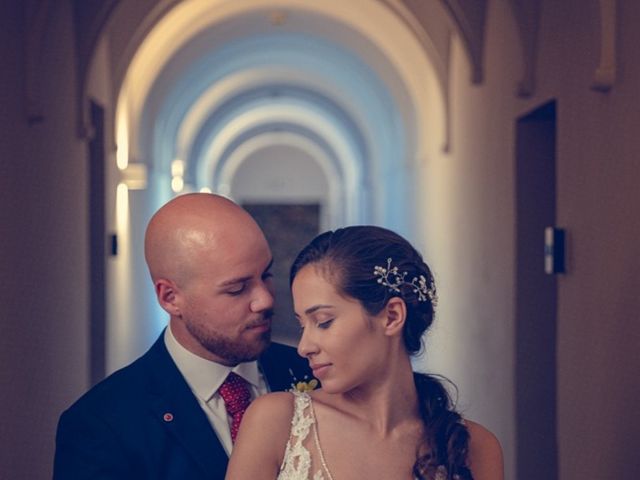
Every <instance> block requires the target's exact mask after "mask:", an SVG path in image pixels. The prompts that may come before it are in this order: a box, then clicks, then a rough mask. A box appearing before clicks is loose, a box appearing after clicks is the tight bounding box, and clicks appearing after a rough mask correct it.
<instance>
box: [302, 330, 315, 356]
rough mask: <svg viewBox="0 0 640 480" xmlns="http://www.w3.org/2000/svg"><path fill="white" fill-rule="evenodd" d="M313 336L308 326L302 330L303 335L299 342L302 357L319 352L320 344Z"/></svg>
mask: <svg viewBox="0 0 640 480" xmlns="http://www.w3.org/2000/svg"><path fill="white" fill-rule="evenodd" d="M311 337H312V335H311V334H310V333H309V329H308V328H306V329H304V330H302V336H301V337H300V342H299V343H298V355H300V356H301V357H305V358H309V357H311V356H312V355H314V354H315V353H317V352H318V346H317V344H316V343H315V342H314V341H313V338H311Z"/></svg>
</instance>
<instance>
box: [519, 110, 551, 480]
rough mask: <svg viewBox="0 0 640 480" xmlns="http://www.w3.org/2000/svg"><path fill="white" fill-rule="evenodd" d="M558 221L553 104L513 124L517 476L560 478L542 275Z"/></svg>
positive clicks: (547, 297)
mask: <svg viewBox="0 0 640 480" xmlns="http://www.w3.org/2000/svg"><path fill="white" fill-rule="evenodd" d="M555 221H556V102H555V101H551V102H548V103H546V104H544V105H542V106H540V107H539V108H537V109H535V110H534V111H532V112H530V113H528V114H527V115H524V116H523V117H520V118H519V119H518V120H517V123H516V251H517V253H516V339H515V340H516V341H515V345H516V371H515V374H516V378H515V384H516V439H517V445H516V455H517V478H518V479H519V480H534V479H539V478H545V479H549V480H554V479H557V478H558V460H557V440H556V431H557V428H556V315H557V280H556V277H555V276H553V275H547V274H545V272H544V255H543V253H544V229H545V227H547V226H551V225H555Z"/></svg>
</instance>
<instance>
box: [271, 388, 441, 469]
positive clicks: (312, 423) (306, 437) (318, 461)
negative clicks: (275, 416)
mask: <svg viewBox="0 0 640 480" xmlns="http://www.w3.org/2000/svg"><path fill="white" fill-rule="evenodd" d="M292 394H293V397H294V407H293V417H292V418H291V432H290V433H289V441H288V442H287V447H286V449H285V452H284V458H283V459H282V465H281V466H280V472H279V473H278V477H277V480H334V479H333V477H332V476H331V472H329V469H328V468H327V463H326V462H325V460H324V454H323V453H322V448H321V447H320V440H319V439H318V429H317V426H316V416H315V412H314V411H313V404H312V402H311V397H310V396H309V394H308V393H306V392H304V393H303V392H298V391H296V390H294V391H292ZM446 478H447V471H446V469H445V468H444V467H439V468H438V472H437V473H436V477H435V480H445V479H446Z"/></svg>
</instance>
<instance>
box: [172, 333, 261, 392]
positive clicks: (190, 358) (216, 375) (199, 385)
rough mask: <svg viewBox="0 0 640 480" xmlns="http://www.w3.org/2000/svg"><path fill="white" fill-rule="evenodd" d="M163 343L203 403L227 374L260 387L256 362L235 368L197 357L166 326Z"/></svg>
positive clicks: (241, 364)
mask: <svg viewBox="0 0 640 480" xmlns="http://www.w3.org/2000/svg"><path fill="white" fill-rule="evenodd" d="M164 343H165V345H166V346H167V350H168V351H169V355H171V358H172V359H173V361H174V362H175V364H176V366H177V367H178V370H180V373H182V376H183V377H184V378H185V380H186V381H187V383H188V384H189V387H190V388H191V390H192V391H193V392H194V393H195V394H196V396H198V397H199V398H201V399H202V400H204V401H205V402H208V401H209V400H210V399H211V397H213V396H214V395H215V394H216V392H217V391H218V389H219V388H220V385H222V383H223V382H224V381H225V379H226V378H227V375H229V372H234V373H236V374H238V375H240V376H241V377H242V378H244V379H245V380H246V381H247V382H249V383H250V384H251V385H253V386H254V387H256V388H258V387H259V385H260V372H259V370H258V362H257V361H253V362H243V363H239V364H238V365H236V366H235V367H229V366H227V365H222V364H220V363H217V362H213V361H211V360H207V359H206V358H202V357H199V356H198V355H196V354H194V353H192V352H190V351H189V350H187V349H186V348H184V347H183V346H182V345H181V344H180V343H178V341H177V340H176V338H175V337H174V336H173V332H172V331H171V325H169V326H167V328H166V330H165V333H164Z"/></svg>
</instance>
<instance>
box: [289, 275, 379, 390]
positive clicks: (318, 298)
mask: <svg viewBox="0 0 640 480" xmlns="http://www.w3.org/2000/svg"><path fill="white" fill-rule="evenodd" d="M291 289H292V293H293V304H294V310H295V314H296V318H297V319H298V321H299V322H300V326H301V327H302V329H303V332H302V338H301V339H300V343H299V345H298V353H299V354H300V355H301V356H303V357H306V358H307V359H308V360H309V364H310V366H311V368H312V369H313V374H314V376H315V377H316V378H318V379H319V380H320V381H321V382H322V388H323V389H324V390H325V391H327V392H329V393H337V392H345V391H348V390H351V389H353V388H356V387H358V386H361V385H362V384H363V383H366V382H368V381H375V378H376V376H377V375H380V373H381V372H382V371H383V369H381V367H382V366H383V365H382V364H383V363H384V361H385V358H384V357H385V355H384V353H385V350H386V349H385V346H386V341H385V335H384V334H383V332H382V329H381V327H380V324H381V321H380V319H379V318H378V317H375V316H371V315H369V314H368V313H367V312H366V310H365V309H364V308H363V307H362V305H361V304H360V302H359V301H358V300H356V299H353V298H348V297H345V296H343V295H341V294H340V293H338V291H337V290H336V288H335V287H334V285H333V284H331V283H330V282H329V281H327V280H326V279H325V276H324V275H322V271H321V270H318V269H317V268H316V267H315V266H314V265H313V264H309V265H307V266H305V267H303V268H302V269H301V270H300V271H299V272H298V274H297V275H296V277H295V280H294V281H293V285H292V287H291Z"/></svg>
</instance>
